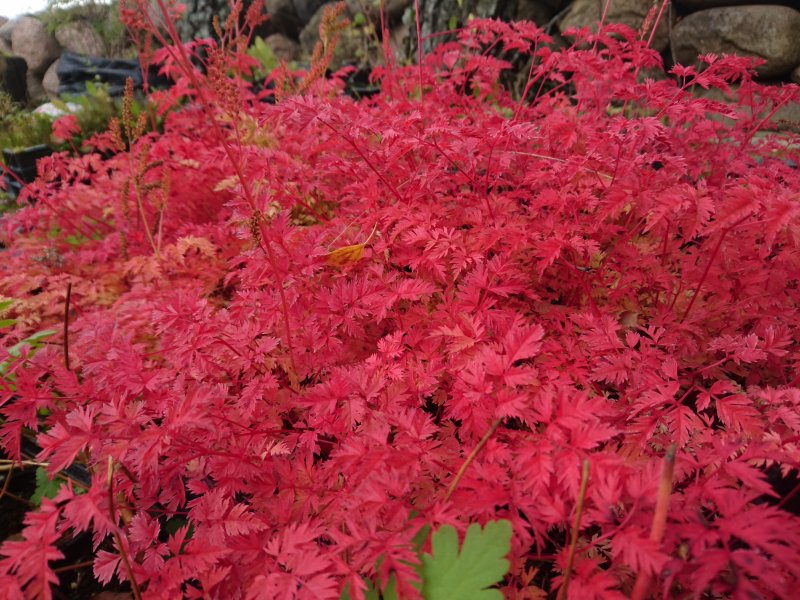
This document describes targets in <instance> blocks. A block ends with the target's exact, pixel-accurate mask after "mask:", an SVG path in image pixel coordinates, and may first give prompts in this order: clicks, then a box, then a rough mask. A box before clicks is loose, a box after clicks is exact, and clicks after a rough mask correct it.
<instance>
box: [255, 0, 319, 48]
mask: <svg viewBox="0 0 800 600" xmlns="http://www.w3.org/2000/svg"><path fill="white" fill-rule="evenodd" d="M264 10H265V11H266V12H267V14H269V19H268V20H267V22H266V23H264V24H262V25H260V26H259V27H258V28H257V29H256V32H255V33H256V34H257V35H260V36H261V37H263V38H265V39H266V38H267V36H270V35H272V34H274V33H282V34H283V35H285V36H287V37H290V38H297V36H298V35H299V34H300V30H301V29H302V28H303V25H304V24H305V23H306V21H305V20H303V19H301V18H300V17H299V16H298V14H297V10H296V9H295V7H294V2H293V1H292V0H265V1H264ZM309 18H310V17H309Z"/></svg>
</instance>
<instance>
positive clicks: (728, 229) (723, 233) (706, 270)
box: [673, 215, 750, 323]
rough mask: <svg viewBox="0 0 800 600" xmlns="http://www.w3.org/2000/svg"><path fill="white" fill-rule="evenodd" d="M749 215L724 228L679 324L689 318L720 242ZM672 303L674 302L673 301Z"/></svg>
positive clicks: (720, 245) (720, 244)
mask: <svg viewBox="0 0 800 600" xmlns="http://www.w3.org/2000/svg"><path fill="white" fill-rule="evenodd" d="M749 216H750V215H746V216H744V217H742V218H741V219H739V220H738V221H736V223H734V224H733V225H731V226H729V227H726V228H725V229H724V230H723V232H722V234H721V235H720V236H719V240H718V241H717V245H716V246H714V250H713V251H712V252H711V258H709V259H708V264H707V265H706V268H705V270H704V271H703V275H702V276H701V277H700V282H699V283H698V284H697V287H696V288H695V289H694V294H693V295H692V299H691V300H690V301H689V306H687V307H686V311H685V312H684V313H683V316H682V317H681V320H680V321H679V323H683V322H684V321H685V320H686V317H688V316H689V312H690V311H691V310H692V307H693V306H694V303H695V302H697V297H698V296H699V295H700V290H701V289H702V287H703V284H704V283H705V281H706V277H708V272H709V271H710V270H711V265H713V264H714V259H716V258H717V254H718V253H719V250H720V248H721V247H722V242H723V241H725V237H726V236H727V235H728V233H730V231H731V230H732V229H734V228H735V227H737V226H738V225H739V224H740V223H743V222H744V221H746V220H747V219H748V218H749ZM673 303H674V301H673Z"/></svg>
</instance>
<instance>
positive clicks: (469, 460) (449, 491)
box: [444, 419, 503, 502]
mask: <svg viewBox="0 0 800 600" xmlns="http://www.w3.org/2000/svg"><path fill="white" fill-rule="evenodd" d="M502 421H503V420H502V419H497V420H496V421H495V422H494V423H492V426H491V427H490V428H489V431H487V432H486V433H485V434H484V435H483V437H482V438H481V439H480V441H479V442H478V444H477V445H476V446H475V447H474V448H473V449H472V452H470V453H469V456H467V459H466V460H465V461H464V464H462V465H461V468H460V469H459V470H458V473H456V476H455V479H453V482H452V483H451V484H450V487H449V488H447V494H445V497H444V499H445V502H447V501H448V500H450V496H452V495H453V492H454V491H455V490H456V488H457V487H458V484H459V482H460V481H461V478H462V477H464V473H466V472H467V469H468V468H469V466H470V465H471V464H472V463H473V462H474V461H475V457H477V456H478V453H479V452H480V451H481V450H482V449H483V447H484V446H485V445H486V444H487V442H488V441H489V439H490V438H491V437H492V435H494V432H495V431H497V428H498V427H500V423H502Z"/></svg>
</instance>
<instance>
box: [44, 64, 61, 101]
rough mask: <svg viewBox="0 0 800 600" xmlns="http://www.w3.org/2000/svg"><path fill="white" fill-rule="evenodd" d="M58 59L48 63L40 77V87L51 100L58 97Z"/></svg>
mask: <svg viewBox="0 0 800 600" xmlns="http://www.w3.org/2000/svg"><path fill="white" fill-rule="evenodd" d="M58 85H59V80H58V61H55V62H54V63H53V64H52V65H50V66H49V67H48V69H47V71H45V73H44V77H43V78H42V87H44V91H45V93H46V94H47V97H48V98H50V99H51V100H55V99H56V98H58Z"/></svg>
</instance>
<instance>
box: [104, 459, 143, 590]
mask: <svg viewBox="0 0 800 600" xmlns="http://www.w3.org/2000/svg"><path fill="white" fill-rule="evenodd" d="M107 483H108V511H109V513H110V514H111V523H112V524H113V526H114V528H115V531H114V537H115V538H116V540H117V546H119V554H120V556H121V557H122V563H123V564H124V565H125V572H126V573H127V575H128V581H130V582H131V590H132V592H133V597H134V599H135V600H142V592H141V591H140V590H139V584H138V583H136V578H135V577H134V576H133V569H132V568H131V563H130V560H129V559H128V552H127V551H126V550H125V547H124V546H123V545H122V535H120V532H119V527H118V525H117V515H116V511H115V510H114V508H115V507H114V459H112V458H111V457H110V456H109V457H108V475H107Z"/></svg>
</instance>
